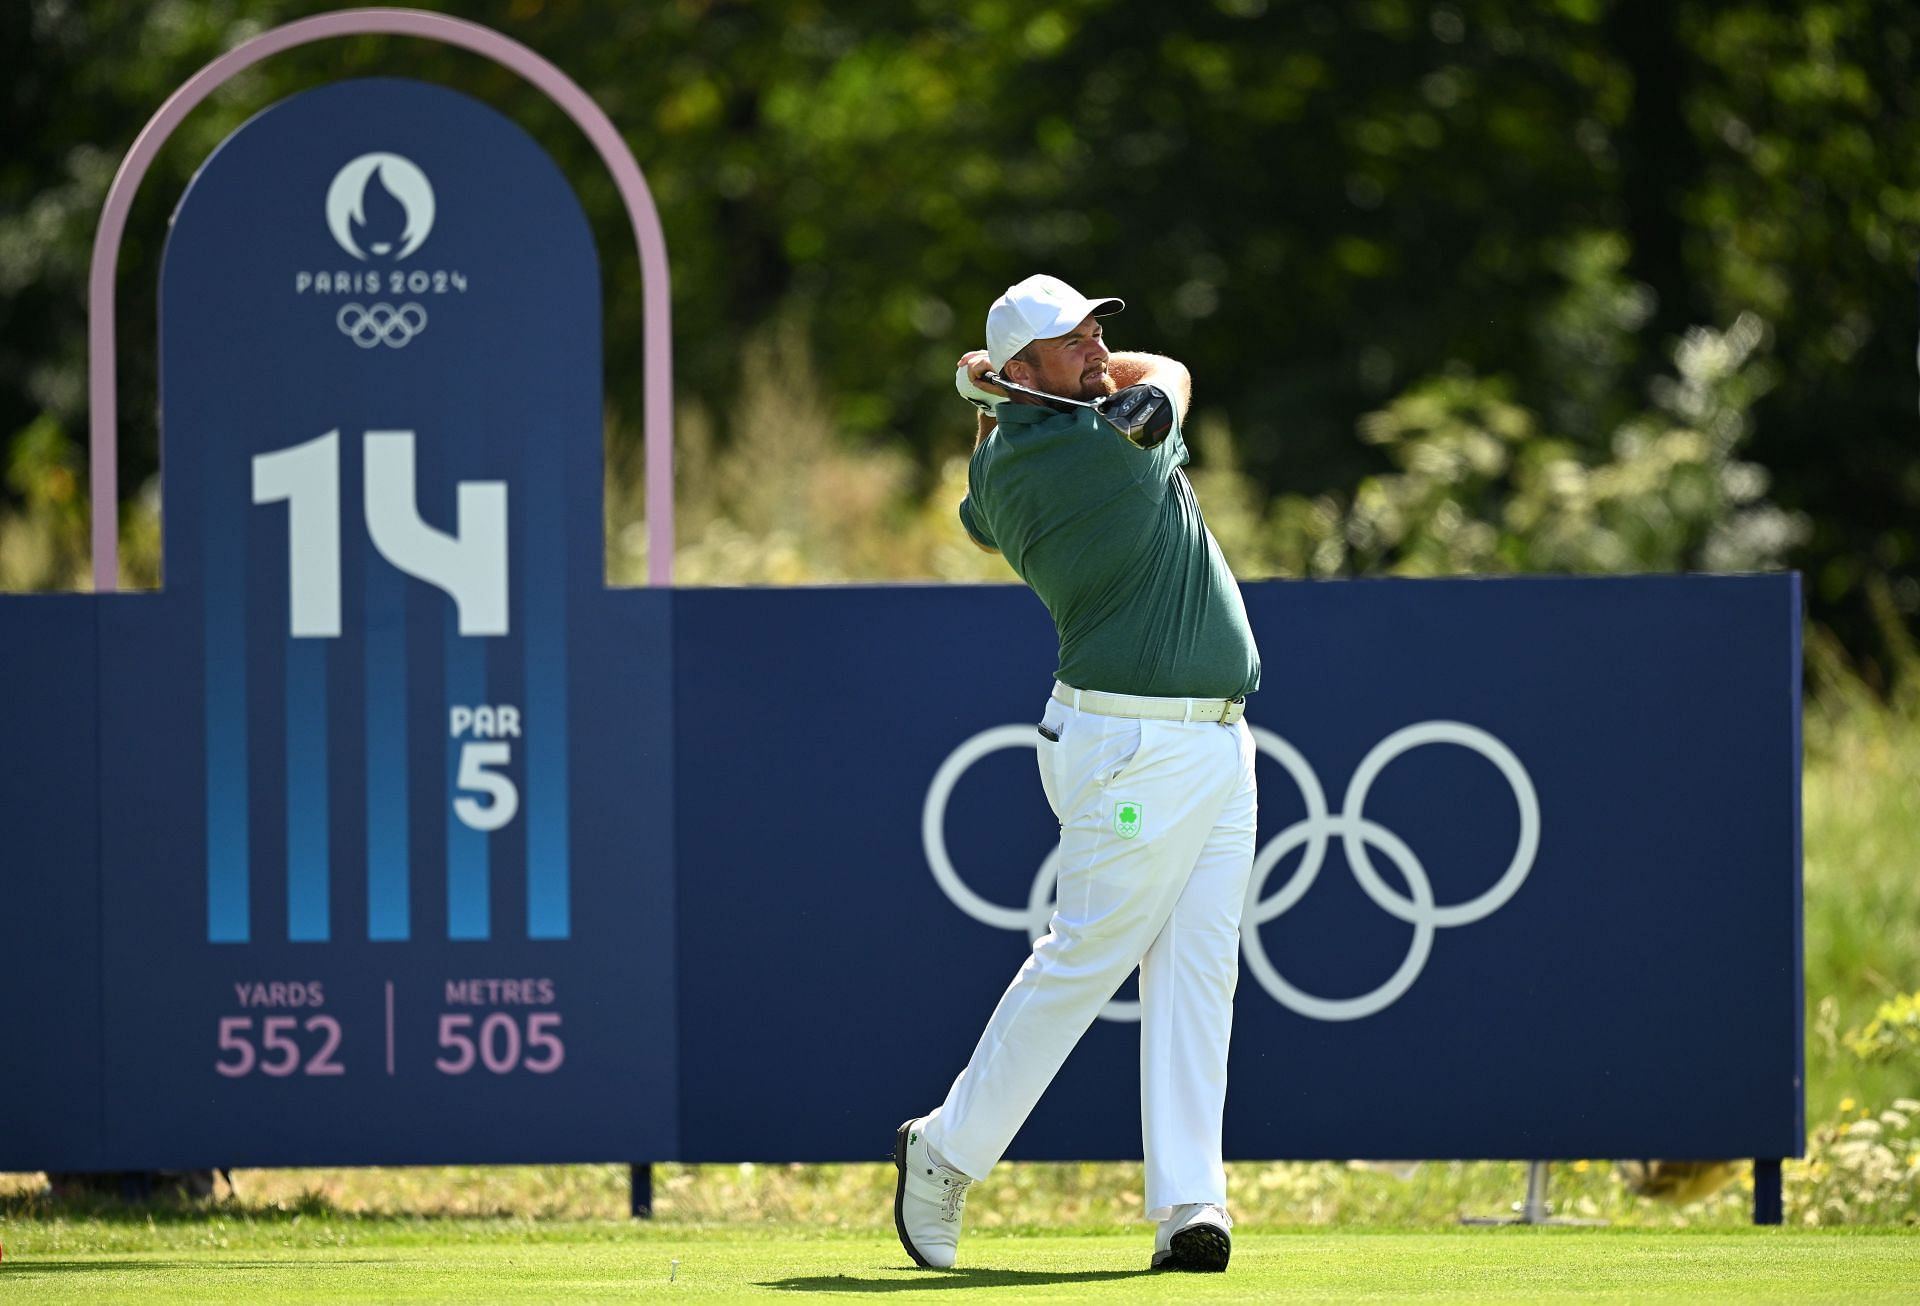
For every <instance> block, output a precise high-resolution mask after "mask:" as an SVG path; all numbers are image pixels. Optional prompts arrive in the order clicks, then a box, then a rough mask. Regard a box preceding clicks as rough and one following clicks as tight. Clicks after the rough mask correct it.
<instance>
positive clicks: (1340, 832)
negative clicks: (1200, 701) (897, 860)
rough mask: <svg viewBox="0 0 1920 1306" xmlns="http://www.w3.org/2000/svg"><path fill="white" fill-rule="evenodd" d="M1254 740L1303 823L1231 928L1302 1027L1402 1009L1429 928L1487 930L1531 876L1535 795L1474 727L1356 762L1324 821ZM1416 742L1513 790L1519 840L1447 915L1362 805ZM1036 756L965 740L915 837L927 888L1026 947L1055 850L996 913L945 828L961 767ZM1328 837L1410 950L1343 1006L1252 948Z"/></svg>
mask: <svg viewBox="0 0 1920 1306" xmlns="http://www.w3.org/2000/svg"><path fill="white" fill-rule="evenodd" d="M1253 737H1254V741H1255V743H1256V744H1257V745H1258V746H1259V749H1260V751H1261V752H1263V753H1265V754H1266V755H1267V756H1269V757H1271V758H1273V759H1274V761H1276V762H1278V763H1279V764H1280V766H1281V769H1283V770H1284V771H1286V773H1287V774H1288V775H1289V776H1290V777H1292V779H1293V782H1294V784H1295V785H1296V786H1297V787H1298V788H1299V790H1300V796H1301V798H1302V799H1303V800H1304V801H1305V803H1306V808H1307V814H1306V816H1304V817H1303V818H1302V819H1300V820H1298V821H1295V822H1294V823H1293V824H1292V825H1290V826H1288V827H1287V828H1286V829H1284V830H1282V831H1280V833H1278V834H1276V835H1274V836H1273V837H1272V838H1271V839H1269V840H1267V842H1266V843H1265V844H1264V845H1263V846H1262V847H1261V848H1260V851H1259V852H1258V854H1256V855H1255V857H1254V860H1253V876H1252V879H1251V880H1250V881H1249V883H1248V885H1247V904H1246V911H1245V914H1244V916H1243V918H1242V920H1241V927H1240V946H1241V950H1242V951H1243V952H1244V953H1245V954H1246V958H1247V968H1248V969H1249V970H1250V971H1252V972H1253V976H1254V978H1255V979H1256V980H1258V981H1259V983H1260V987H1262V988H1263V989H1265V990H1266V991H1267V993H1268V994H1269V995H1270V996H1271V997H1272V998H1273V1000H1274V1001H1276V1002H1278V1003H1279V1004H1280V1005H1281V1006H1283V1007H1286V1008H1287V1009H1288V1010H1289V1011H1292V1012H1294V1013H1296V1014H1298V1015H1301V1016H1305V1017H1307V1018H1308V1019H1310V1020H1327V1021H1337V1020H1359V1019H1361V1018H1363V1017H1366V1016H1371V1015H1375V1014H1377V1013H1379V1012H1381V1011H1384V1010H1386V1009H1387V1008H1388V1007H1390V1006H1392V1005H1393V1004H1394V1003H1395V1002H1397V1001H1399V1000H1400V998H1401V997H1402V995H1404V994H1405V993H1406V991H1407V990H1408V989H1409V988H1411V987H1412V986H1413V982H1414V981H1415V980H1417V979H1418V978H1419V977H1420V972H1421V971H1422V970H1423V969H1425V967H1426V964H1427V957H1428V954H1429V953H1430V952H1431V950H1432V947H1433V935H1434V931H1435V930H1440V929H1452V928H1454V927H1456V926H1460V925H1471V924H1473V923H1474V922H1475V921H1481V920H1485V919H1486V918H1487V917H1488V916H1490V915H1492V914H1493V913H1494V912H1496V911H1498V910H1499V909H1500V908H1501V907H1502V906H1504V905H1505V904H1506V902H1507V901H1508V899H1510V898H1512V897H1513V895H1514V894H1515V893H1517V892H1519V890H1520V886H1521V885H1522V884H1524V883H1525V882H1526V879H1527V876H1528V874H1529V873H1530V872H1531V871H1532V870H1533V864H1534V859H1535V857H1536V856H1537V854H1538V853H1539V850H1540V798H1539V794H1538V793H1537V792H1536V791H1535V789H1534V786H1533V779H1532V777H1531V776H1529V775H1528V774H1527V769H1526V767H1525V766H1523V765H1521V762H1520V759H1519V758H1518V757H1516V756H1514V753H1513V750H1512V749H1510V748H1508V747H1507V746H1506V745H1505V744H1504V743H1502V742H1501V741H1500V740H1499V739H1497V738H1495V737H1494V736H1493V735H1491V734H1489V733H1487V732H1486V731H1485V730H1482V729H1480V728H1479V727H1477V726H1470V725H1466V724H1464V723H1462V722H1458V721H1423V722H1420V723H1418V724H1417V725H1411V726H1407V727H1405V728H1403V729H1400V730H1396V731H1394V732H1393V733H1392V734H1390V735H1388V736H1387V737H1386V738H1385V739H1383V740H1381V741H1380V742H1379V743H1378V744H1375V745H1374V746H1373V748H1372V750H1371V751H1369V752H1368V753H1367V755H1366V756H1365V757H1364V758H1362V759H1361V762H1360V765H1359V766H1358V767H1357V768H1356V769H1355V770H1354V773H1353V778H1352V779H1351V780H1350V781H1348V783H1347V792H1346V796H1345V799H1344V801H1343V802H1342V804H1341V810H1340V811H1339V812H1330V811H1328V809H1327V796H1326V791H1325V790H1324V789H1323V788H1322V787H1321V784H1320V777H1319V776H1318V775H1317V774H1315V772H1314V770H1313V767H1312V766H1310V765H1309V764H1308V762H1307V760H1306V758H1304V757H1302V756H1301V755H1300V751H1299V750H1298V749H1296V748H1295V747H1294V746H1293V745H1292V744H1289V743H1288V742H1287V741H1286V740H1284V739H1282V738H1281V737H1280V736H1279V735H1276V734H1274V733H1273V732H1272V731H1271V730H1263V729H1261V728H1259V727H1257V726H1255V727H1253ZM1426 744H1453V745H1455V746H1456V747H1460V748H1465V749H1468V750H1469V751H1471V752H1475V753H1478V754H1480V756H1481V757H1483V758H1485V759H1486V760H1487V761H1489V762H1491V763H1493V765H1494V767H1495V768H1496V769H1497V770H1499V772H1500V774H1501V775H1502V776H1503V777H1504V778H1505V779H1506V781H1507V785H1508V787H1509V788H1510V789H1511V790H1512V791H1513V797H1514V802H1515V804H1516V805H1517V806H1518V808H1519V815H1520V834H1519V839H1518V841H1517V843H1516V845H1515V847H1514V852H1513V857H1512V859H1511V860H1510V861H1509V862H1508V863H1507V867H1506V869H1505V870H1504V871H1503V872H1502V873H1501V875H1500V878H1499V879H1498V880H1496V881H1495V882H1494V884H1493V886H1492V887H1491V888H1489V889H1487V890H1486V891H1485V892H1483V893H1481V894H1479V895H1478V896H1477V897H1474V898H1471V899H1469V900H1467V901H1466V902H1462V903H1453V904H1449V905H1446V906H1441V905H1439V904H1436V903H1435V901H1434V897H1433V883H1432V881H1431V880H1430V879H1429V878H1428V876H1427V872H1426V867H1425V866H1424V865H1423V864H1422V863H1421V861H1420V859H1419V857H1418V856H1416V855H1415V854H1414V852H1413V850H1412V849H1411V848H1409V847H1408V846H1407V845H1406V843H1405V842H1404V841H1403V840H1401V838H1400V837H1399V836H1398V835H1396V834H1394V833H1393V832H1392V831H1391V830H1388V829H1386V828H1385V827H1384V826H1381V825H1379V824H1378V823H1376V822H1374V821H1370V820H1368V819H1367V818H1366V815H1365V809H1366V802H1367V795H1368V794H1369V793H1370V792H1371V791H1372V789H1373V785H1374V782H1375V781H1376V780H1378V779H1379V778H1380V773H1381V772H1382V771H1383V770H1385V769H1386V767H1387V766H1388V764H1389V763H1391V762H1393V761H1394V760H1395V759H1396V758H1398V757H1400V756H1401V755H1402V754H1404V753H1407V752H1410V751H1411V750H1413V749H1415V748H1419V747H1422V746H1423V745H1426ZM1034 747H1037V745H1036V743H1035V737H1034V730H1033V728H1032V727H1031V726H1024V725H1021V726H995V727H994V728H992V729H991V730H984V731H982V732H981V733H979V734H977V735H975V736H973V737H972V738H971V739H968V740H966V741H965V742H964V743H962V744H961V745H960V746H959V747H958V748H956V749H955V750H954V751H953V753H952V754H951V755H950V756H949V757H948V758H947V760H946V761H945V762H943V763H941V765H940V768H939V769H938V770H937V771H935V772H934V776H933V782H932V784H931V785H929V786H928V789H927V799H926V803H925V805H924V806H923V807H922V809H921V814H920V836H921V842H922V844H923V846H924V848H925V851H926V855H927V865H928V867H929V868H930V869H931V870H932V872H933V878H934V882H935V883H937V884H938V885H939V886H940V889H941V891H942V892H943V893H945V894H946V895H947V898H948V899H949V900H950V901H951V902H952V903H953V904H954V906H956V907H958V908H959V909H960V910H961V911H963V912H965V913H966V914H967V915H968V916H970V917H972V918H973V919H974V920H977V921H979V922H980V923H981V924H983V925H991V926H993V927H995V928H996V929H1003V930H1019V931H1023V932H1024V933H1025V934H1026V935H1027V936H1028V937H1029V938H1038V937H1039V936H1040V935H1042V934H1044V933H1045V932H1046V930H1047V922H1048V919H1049V917H1050V916H1051V914H1052V908H1051V903H1052V900H1053V891H1054V885H1055V883H1056V882H1057V881H1058V879H1059V875H1060V850H1059V847H1058V846H1057V845H1056V846H1055V848H1054V849H1053V851H1052V852H1050V853H1049V854H1048V855H1047V857H1046V860H1045V861H1043V862H1042V863H1041V864H1040V869H1039V871H1038V872H1037V873H1036V874H1035V876H1034V880H1033V887H1032V889H1031V890H1030V891H1029V893H1028V895H1027V904H1026V907H1025V908H1024V909H1021V908H1016V907H1005V906H1001V905H1000V904H998V903H994V902H990V901H988V900H987V899H985V898H983V897H981V896H980V895H979V894H977V893H975V892H974V891H973V890H972V889H971V888H969V887H968V886H967V884H966V882H965V881H964V880H962V879H961V877H960V873H959V871H958V870H956V869H955V868H954V865H953V860H952V857H951V856H950V855H949V854H948V851H947V841H946V829H945V826H946V815H947V803H948V800H949V799H950V798H951V797H952V795H953V789H954V786H955V785H956V784H958V783H959V780H960V777H961V776H962V775H963V774H964V773H965V772H966V771H967V769H968V768H970V767H971V766H972V765H973V764H974V763H975V762H977V761H979V760H980V759H981V758H982V757H985V756H986V755H987V754H989V753H993V752H998V751H999V750H1001V749H1003V748H1034ZM1335 836H1338V838H1339V839H1340V843H1341V847H1342V849H1343V850H1344V851H1345V853H1346V857H1347V866H1348V868H1349V869H1350V870H1351V871H1352V873H1353V877H1354V880H1355V881H1356V882H1357V883H1358V884H1359V885H1360V888H1361V889H1362V891H1364V892H1365V893H1366V895H1367V897H1368V898H1369V899H1371V900H1372V901H1373V903H1374V904H1375V905H1376V906H1378V907H1379V908H1380V909H1381V910H1382V911H1384V912H1386V913H1387V914H1388V915H1390V916H1393V917H1394V918H1395V919H1397V920H1402V921H1405V922H1407V923H1408V924H1410V925H1412V926H1413V940H1412V942H1411V943H1410V944H1409V945H1408V948H1407V955H1406V957H1405V958H1404V959H1403V960H1402V961H1401V963H1400V966H1399V968H1398V969H1397V970H1395V971H1394V973H1393V974H1392V975H1391V976H1389V977H1388V979H1387V980H1386V982H1385V983H1383V984H1381V985H1380V986H1379V987H1378V988H1376V989H1374V990H1373V991H1372V992H1369V993H1363V994H1361V995H1360V996H1358V997H1353V998H1323V997H1319V996H1317V995H1315V994H1312V993H1308V992H1306V991H1305V990H1303V989H1300V988H1297V987H1296V986H1294V985H1293V984H1291V983H1289V982H1288V981H1287V980H1286V979H1285V978H1284V977H1283V976H1282V975H1281V974H1280V972H1279V970H1278V969H1277V968H1276V967H1275V966H1274V964H1273V960H1272V958H1270V957H1269V956H1268V955H1267V950H1266V945H1265V944H1264V943H1262V942H1261V940H1260V927H1261V926H1262V925H1266V924H1269V923H1270V922H1272V921H1273V920H1275V919H1276V918H1278V917H1279V916H1281V915H1283V914H1285V913H1286V912H1287V911H1288V910H1289V909H1290V908H1292V907H1293V906H1294V905H1295V904H1296V903H1298V902H1299V901H1300V899H1302V898H1303V897H1305V896H1306V894H1307V891H1308V890H1309V889H1311V888H1312V887H1313V882H1314V880H1315V879H1316V878H1317V877H1318V876H1319V874H1320V868H1321V866H1322V865H1323V864H1324V862H1325V860H1326V854H1327V844H1328V841H1329V840H1330V839H1332V838H1334V837H1335ZM1369 848H1376V849H1378V850H1379V851H1380V852H1382V853H1384V854H1385V855H1386V857H1387V860H1389V861H1390V862H1392V863H1393V864H1394V867H1395V868H1396V869H1397V870H1398V871H1399V872H1400V875H1401V878H1402V879H1404V880H1405V881H1406V884H1407V892H1406V893H1404V894H1402V893H1400V892H1399V891H1397V890H1396V889H1394V888H1393V886H1392V885H1390V884H1389V883H1388V882H1387V881H1386V880H1385V879H1383V878H1382V877H1381V875H1380V872H1379V870H1378V868H1376V867H1375V865H1374V863H1373V859H1372V857H1371V855H1370V854H1369V853H1368V849H1369ZM1296 849H1302V850H1304V851H1303V852H1302V855H1301V858H1300V864H1299V865H1298V866H1296V867H1295V868H1294V870H1293V873H1292V874H1291V875H1289V876H1288V877H1287V879H1286V881H1285V882H1284V883H1283V884H1282V885H1281V886H1280V888H1279V889H1278V890H1276V891H1275V893H1274V894H1273V896H1272V897H1270V898H1264V899H1263V898H1262V896H1261V895H1262V893H1263V892H1264V890H1265V888H1266V883H1267V880H1268V878H1269V877H1270V876H1271V875H1272V874H1273V870H1274V868H1275V867H1276V866H1278V865H1279V864H1280V862H1281V860H1282V859H1283V858H1285V857H1286V856H1287V855H1288V854H1289V853H1291V852H1293V851H1294V850H1296ZM1100 1014H1101V1016H1102V1017H1103V1018H1105V1019H1108V1020H1138V1019H1139V1018H1140V1004H1139V1003H1137V1002H1110V1003H1108V1004H1107V1006H1106V1008H1105V1009H1104V1010H1102V1011H1101V1013H1100Z"/></svg>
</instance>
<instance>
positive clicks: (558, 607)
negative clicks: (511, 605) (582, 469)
mask: <svg viewBox="0 0 1920 1306" xmlns="http://www.w3.org/2000/svg"><path fill="white" fill-rule="evenodd" d="M561 461H562V460H561V459H558V458H547V459H535V460H534V462H535V466H536V467H540V466H541V464H543V463H544V464H545V466H544V467H541V470H539V471H537V472H534V473H533V474H534V476H536V477H537V481H536V483H535V484H534V485H533V486H532V487H531V488H532V490H533V494H532V498H533V500H534V502H535V504H536V505H537V507H536V511H538V510H539V509H549V510H550V511H549V513H548V517H549V520H551V521H553V522H555V523H558V522H560V521H563V520H564V517H563V516H562V514H561V512H560V508H561V504H560V502H559V501H560V484H559V480H560V463H561ZM527 537H528V538H527V552H526V557H527V564H528V565H527V566H526V567H525V568H523V569H522V574H523V575H524V576H526V577H527V581H526V583H525V585H524V588H523V589H522V591H521V592H522V593H523V594H525V596H526V607H525V611H526V618H525V620H526V629H525V630H524V631H523V632H522V634H521V637H522V638H523V639H524V640H525V641H526V650H527V659H526V674H527V685H526V698H525V700H524V701H525V703H526V705H527V711H526V720H525V723H524V729H525V735H524V737H525V739H526V767H527V770H526V777H527V816H526V820H527V937H528V938H529V939H564V938H566V937H567V936H568V933H569V923H570V919H571V904H570V903H569V900H568V893H569V880H570V875H571V872H570V870H569V865H568V863H569V861H570V857H571V841H570V838H569V835H568V829H567V570H566V566H567V564H566V532H565V531H564V530H561V529H559V528H558V527H557V525H556V526H555V527H554V528H551V529H541V528H540V527H538V526H536V527H533V528H532V529H529V530H527Z"/></svg>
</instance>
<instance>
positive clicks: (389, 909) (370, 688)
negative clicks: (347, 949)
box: [366, 558, 413, 942]
mask: <svg viewBox="0 0 1920 1306" xmlns="http://www.w3.org/2000/svg"><path fill="white" fill-rule="evenodd" d="M366 612H367V619H366V659H367V666H366V683H367V692H366V713H367V722H366V730H367V937H368V938H369V939H373V940H375V941H378V942H392V941H398V940H404V939H407V938H409V937H411V935H412V930H413V919H412V914H411V911H410V901H409V891H410V887H409V886H410V877H409V875H408V857H409V844H408V829H407V602H406V584H405V582H404V581H403V580H402V579H401V577H400V575H399V573H398V572H396V571H394V569H393V568H391V567H388V566H384V565H382V564H381V562H380V560H379V559H377V558H369V559H368V565H367V577H366Z"/></svg>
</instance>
